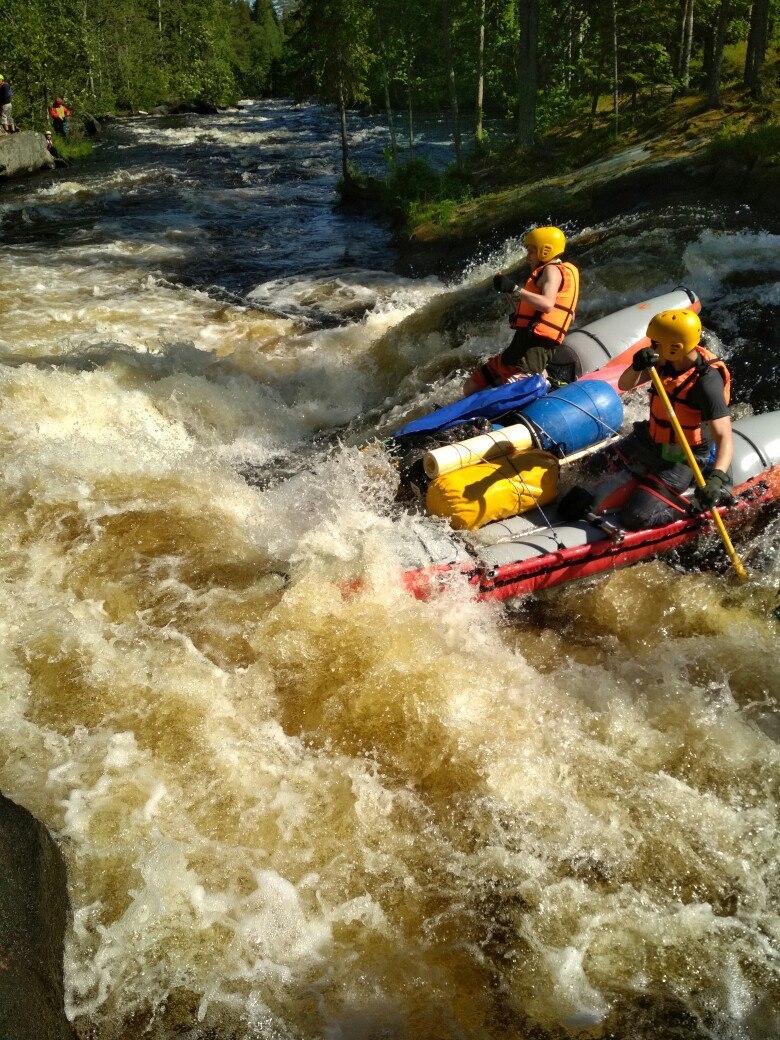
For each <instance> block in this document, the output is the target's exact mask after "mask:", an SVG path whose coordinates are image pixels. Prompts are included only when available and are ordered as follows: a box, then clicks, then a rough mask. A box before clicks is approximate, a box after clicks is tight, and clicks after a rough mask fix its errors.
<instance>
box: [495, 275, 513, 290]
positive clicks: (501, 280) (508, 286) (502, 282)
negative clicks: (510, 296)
mask: <svg viewBox="0 0 780 1040" xmlns="http://www.w3.org/2000/svg"><path fill="white" fill-rule="evenodd" d="M493 288H494V289H495V290H496V292H501V293H511V292H514V291H515V289H516V288H517V284H516V283H515V281H514V280H513V279H512V278H510V277H509V275H507V274H502V273H501V272H500V271H499V272H498V274H494V275H493Z"/></svg>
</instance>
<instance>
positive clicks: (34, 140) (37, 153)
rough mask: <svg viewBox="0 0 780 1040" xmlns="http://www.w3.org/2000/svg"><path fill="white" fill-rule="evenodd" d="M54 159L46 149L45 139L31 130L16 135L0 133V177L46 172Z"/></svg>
mask: <svg viewBox="0 0 780 1040" xmlns="http://www.w3.org/2000/svg"><path fill="white" fill-rule="evenodd" d="M52 166H54V159H53V158H52V157H51V155H50V154H49V152H48V151H47V149H46V138H45V137H44V136H43V134H37V133H35V132H34V131H33V130H24V131H22V132H21V133H18V134H5V133H0V177H16V176H19V175H21V174H27V173H35V172H36V171H37V170H48V169H50V168H51V167H52Z"/></svg>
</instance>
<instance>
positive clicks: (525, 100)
mask: <svg viewBox="0 0 780 1040" xmlns="http://www.w3.org/2000/svg"><path fill="white" fill-rule="evenodd" d="M538 46H539V0H520V41H519V52H518V79H519V90H518V94H519V105H518V122H517V136H518V139H519V141H520V144H521V145H522V146H523V147H524V148H530V147H531V146H532V145H533V143H534V140H535V138H536V95H537V90H538V75H539V65H538V54H537V49H538Z"/></svg>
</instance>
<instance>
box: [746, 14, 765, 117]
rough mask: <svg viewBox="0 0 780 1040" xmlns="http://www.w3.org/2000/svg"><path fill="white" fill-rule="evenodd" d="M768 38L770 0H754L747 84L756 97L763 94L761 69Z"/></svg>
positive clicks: (749, 39)
mask: <svg viewBox="0 0 780 1040" xmlns="http://www.w3.org/2000/svg"><path fill="white" fill-rule="evenodd" d="M768 39H769V0H753V6H752V8H751V11H750V31H749V33H748V45H747V54H746V55H745V86H746V87H748V88H749V89H750V93H751V95H752V96H753V97H754V98H760V97H761V94H762V85H761V69H762V67H763V64H764V58H765V57H766V47H767V42H768Z"/></svg>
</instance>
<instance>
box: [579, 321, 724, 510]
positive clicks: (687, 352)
mask: <svg viewBox="0 0 780 1040" xmlns="http://www.w3.org/2000/svg"><path fill="white" fill-rule="evenodd" d="M647 337H648V339H649V340H650V346H649V347H642V348H640V349H639V350H638V351H637V352H636V354H635V355H634V358H633V361H632V362H631V364H630V365H629V366H628V368H626V369H625V370H624V371H623V372H622V373H621V375H620V378H619V380H618V387H619V388H620V389H621V390H622V391H624V392H626V391H630V390H633V389H635V388H636V387H639V386H645V385H646V384H647V383H648V382H649V380H650V374H649V372H648V369H649V368H650V367H651V366H653V367H656V366H657V371H658V375H659V376H660V378H661V382H662V384H663V387H664V390H665V391H666V393H667V396H668V397H669V400H670V402H671V404H672V407H673V409H674V413H675V415H676V417H677V419H678V420H679V423H680V426H681V427H682V430H683V434H684V435H685V438H686V440H687V441H688V443H689V445H690V447H691V450H692V451H693V454H694V457H695V458H696V461H697V462H698V463H699V467H700V469H701V470H702V473H703V475H704V476H705V484H704V486H703V487H697V488H696V490H695V491H694V495H693V500H692V502H691V501H689V500H688V499H687V498H685V497H683V492H684V491H686V490H687V489H688V488H689V487H690V485H691V484H692V483H693V479H694V476H693V471H692V469H691V468H690V466H689V465H688V462H687V459H686V457H685V454H684V452H683V449H682V447H681V446H680V444H678V443H677V440H676V436H675V432H674V428H673V426H672V424H671V422H670V420H669V416H668V414H667V412H666V408H665V406H664V404H663V402H662V400H661V399H660V397H659V395H658V394H657V393H656V391H655V388H654V387H653V386H651V387H650V418H649V421H648V422H647V423H636V424H635V429H634V432H633V433H632V434H630V435H629V436H628V437H626V438H625V440H623V441H621V442H620V443H619V444H618V445H617V446H616V447H615V448H613V449H609V450H608V452H607V460H608V462H609V461H612V462H616V463H617V469H618V470H620V471H622V473H623V474H624V475H625V471H626V470H628V471H629V472H630V473H633V474H634V476H635V477H636V478H637V479H636V480H635V481H634V482H633V484H627V483H625V482H624V481H623V480H621V478H620V476H619V475H618V479H617V487H616V483H615V475H614V474H613V475H612V477H611V478H610V477H607V478H605V480H604V481H602V482H601V484H600V485H597V486H596V488H595V489H594V491H593V492H592V493H591V492H588V491H586V490H585V489H584V488H575V489H572V491H570V492H569V494H568V495H567V496H565V497H564V499H562V500H561V507H562V512H563V515H564V516H569V517H570V518H571V517H574V516H575V515H579V516H582V515H584V514H585V513H586V512H588V511H596V510H598V509H605V508H620V515H621V519H622V521H623V523H624V524H625V526H626V527H628V528H629V529H630V530H633V531H639V530H645V529H647V528H653V527H664V526H665V525H666V524H669V523H672V522H673V521H674V520H681V519H683V518H684V517H686V516H688V514H689V513H690V511H691V506H693V508H694V509H695V510H696V511H697V512H701V511H704V510H707V509H711V508H712V507H713V506H716V505H718V503H719V502H720V501H721V500H722V499H723V498H725V497H727V496H728V493H729V490H730V488H731V486H732V476H731V460H732V457H733V455H734V440H733V435H732V430H731V419H730V418H729V402H730V400H731V376H730V374H729V370H728V368H726V365H725V364H724V363H723V361H721V359H720V358H718V357H716V355H715V354H713V353H711V351H709V350H707V349H706V348H705V347H703V346H702V345H701V343H700V339H701V321H700V320H699V316H698V314H696V312H695V311H692V310H690V309H680V310H668V311H662V312H661V313H660V314H657V315H656V316H655V317H654V318H653V319H652V321H651V322H650V324H649V325H648V327H647ZM713 452H714V457H713ZM711 459H712V462H711V468H710V460H711ZM626 491H628V492H629V493H628V495H626Z"/></svg>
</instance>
